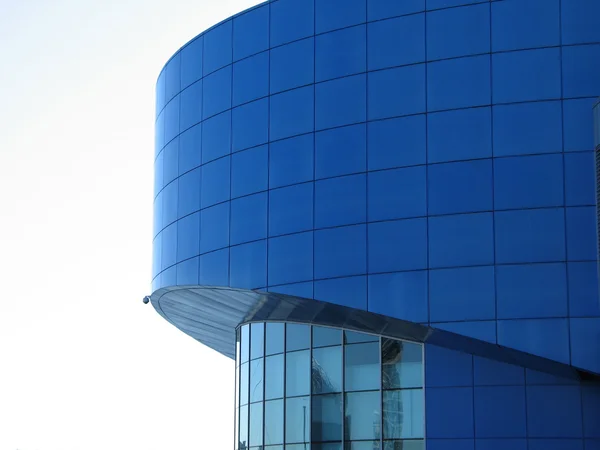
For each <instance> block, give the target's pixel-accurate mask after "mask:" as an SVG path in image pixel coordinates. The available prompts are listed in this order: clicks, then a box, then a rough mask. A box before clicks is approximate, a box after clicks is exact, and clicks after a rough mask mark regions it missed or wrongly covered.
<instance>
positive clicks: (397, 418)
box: [383, 389, 425, 439]
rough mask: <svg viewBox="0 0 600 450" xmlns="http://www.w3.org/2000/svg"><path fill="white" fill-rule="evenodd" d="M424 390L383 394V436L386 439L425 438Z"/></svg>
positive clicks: (386, 392) (407, 390) (385, 392)
mask: <svg viewBox="0 0 600 450" xmlns="http://www.w3.org/2000/svg"><path fill="white" fill-rule="evenodd" d="M424 403H425V402H424V396H423V389H406V390H400V391H384V392H383V436H384V438H385V439H402V438H404V439H407V438H408V439H415V438H423V437H424V425H425V413H424V410H425V405H424Z"/></svg>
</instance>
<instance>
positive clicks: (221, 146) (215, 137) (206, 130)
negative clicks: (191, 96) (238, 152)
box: [202, 111, 231, 164]
mask: <svg viewBox="0 0 600 450" xmlns="http://www.w3.org/2000/svg"><path fill="white" fill-rule="evenodd" d="M230 152H231V112H230V111H226V112H224V113H222V114H219V115H217V116H214V117H211V118H210V119H208V120H205V121H204V122H202V163H203V164H206V163H207V162H209V161H212V160H213V159H217V158H220V157H221V156H225V155H227V154H229V153H230Z"/></svg>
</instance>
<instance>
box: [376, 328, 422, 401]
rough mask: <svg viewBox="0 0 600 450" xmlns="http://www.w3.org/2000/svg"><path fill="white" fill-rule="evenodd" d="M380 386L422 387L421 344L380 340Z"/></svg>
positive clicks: (389, 387)
mask: <svg viewBox="0 0 600 450" xmlns="http://www.w3.org/2000/svg"><path fill="white" fill-rule="evenodd" d="M381 370H382V374H381V387H382V388H383V389H398V388H420V387H423V346H422V345H421V344H414V343H412V342H404V341H398V340H395V339H382V341H381Z"/></svg>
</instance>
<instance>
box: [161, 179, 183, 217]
mask: <svg viewBox="0 0 600 450" xmlns="http://www.w3.org/2000/svg"><path fill="white" fill-rule="evenodd" d="M178 185H179V180H175V181H173V182H172V183H170V184H168V185H167V186H165V188H164V190H163V191H162V219H163V221H162V226H163V228H164V227H166V226H167V225H169V224H170V223H172V222H174V221H176V220H177V205H178V201H177V198H178V194H179V189H178Z"/></svg>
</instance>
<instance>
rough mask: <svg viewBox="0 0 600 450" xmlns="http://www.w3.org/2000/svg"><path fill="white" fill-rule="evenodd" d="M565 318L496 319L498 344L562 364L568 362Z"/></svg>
mask: <svg viewBox="0 0 600 450" xmlns="http://www.w3.org/2000/svg"><path fill="white" fill-rule="evenodd" d="M568 327H569V325H568V322H567V319H527V320H526V319H520V320H499V321H498V344H499V345H502V346H504V347H512V348H514V349H516V350H521V351H524V352H527V353H532V354H534V355H537V356H542V357H544V358H549V359H553V360H555V361H559V362H562V363H564V364H568V363H569V329H568Z"/></svg>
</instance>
